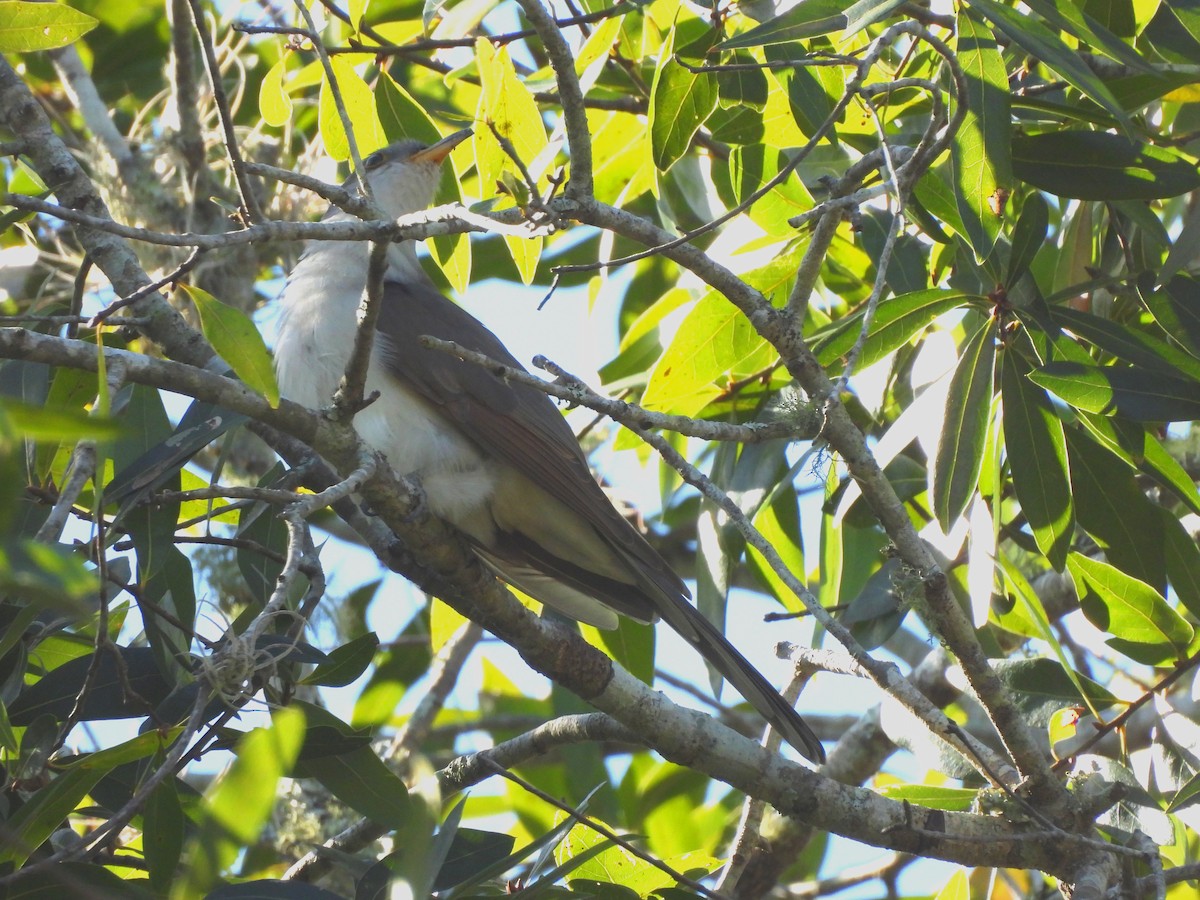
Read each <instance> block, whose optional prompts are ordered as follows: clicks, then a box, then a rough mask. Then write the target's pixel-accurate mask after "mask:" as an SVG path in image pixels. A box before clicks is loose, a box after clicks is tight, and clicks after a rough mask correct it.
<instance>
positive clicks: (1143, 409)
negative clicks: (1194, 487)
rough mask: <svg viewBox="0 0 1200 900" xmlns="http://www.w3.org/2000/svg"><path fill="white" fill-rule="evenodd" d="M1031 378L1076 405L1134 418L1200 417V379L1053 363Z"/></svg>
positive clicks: (1183, 419) (1177, 419) (1181, 419)
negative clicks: (1198, 380) (1193, 379)
mask: <svg viewBox="0 0 1200 900" xmlns="http://www.w3.org/2000/svg"><path fill="white" fill-rule="evenodd" d="M1030 378H1031V379H1032V380H1033V381H1034V382H1036V383H1037V384H1040V385H1041V386H1042V387H1044V388H1046V389H1048V390H1051V391H1053V392H1054V393H1055V394H1057V395H1058V396H1059V397H1061V398H1062V399H1063V400H1064V401H1066V402H1067V403H1069V404H1070V405H1071V406H1077V407H1079V408H1080V409H1082V410H1085V411H1087V412H1093V413H1102V414H1104V415H1106V416H1111V415H1118V416H1122V417H1123V418H1126V419H1129V420H1131V421H1134V422H1190V421H1193V420H1195V419H1200V383H1197V382H1196V381H1191V380H1188V379H1184V378H1172V377H1170V376H1167V375H1163V374H1161V373H1158V372H1149V371H1146V370H1145V369H1134V368H1124V367H1122V368H1117V367H1115V366H1089V365H1084V364H1083V363H1075V362H1052V363H1049V364H1047V365H1045V366H1042V367H1041V368H1040V369H1038V370H1037V371H1036V372H1034V373H1033V374H1032V375H1030Z"/></svg>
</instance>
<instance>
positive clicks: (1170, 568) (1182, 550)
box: [1157, 507, 1200, 616]
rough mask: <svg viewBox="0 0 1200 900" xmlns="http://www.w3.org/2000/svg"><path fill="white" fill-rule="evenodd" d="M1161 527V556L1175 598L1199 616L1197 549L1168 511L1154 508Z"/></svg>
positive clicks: (1199, 549) (1199, 588) (1189, 536)
mask: <svg viewBox="0 0 1200 900" xmlns="http://www.w3.org/2000/svg"><path fill="white" fill-rule="evenodd" d="M1157 511H1158V514H1159V517H1160V518H1161V519H1162V523H1163V556H1164V561H1165V563H1166V567H1167V578H1168V579H1169V580H1170V582H1171V587H1172V588H1173V589H1174V590H1175V596H1176V597H1178V598H1179V602H1180V603H1182V604H1183V605H1184V608H1185V609H1187V611H1188V612H1190V613H1191V614H1192V615H1193V616H1200V547H1197V546H1196V541H1195V540H1194V539H1193V538H1192V536H1191V535H1189V534H1188V533H1187V530H1186V529H1185V528H1184V527H1183V525H1182V524H1180V522H1179V519H1177V518H1176V517H1175V516H1174V515H1172V514H1171V511H1170V510H1167V509H1163V508H1161V507H1159V508H1158V510H1157Z"/></svg>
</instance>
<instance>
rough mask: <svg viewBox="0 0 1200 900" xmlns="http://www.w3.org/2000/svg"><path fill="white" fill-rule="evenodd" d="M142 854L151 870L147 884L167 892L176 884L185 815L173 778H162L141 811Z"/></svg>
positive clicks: (181, 850)
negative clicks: (142, 824)
mask: <svg viewBox="0 0 1200 900" xmlns="http://www.w3.org/2000/svg"><path fill="white" fill-rule="evenodd" d="M142 818H143V823H144V827H143V828H142V852H143V853H144V854H145V856H146V865H147V867H148V868H149V870H150V885H151V887H153V888H155V889H156V890H158V891H160V892H162V893H166V892H167V889H168V888H170V887H171V885H172V884H174V883H175V875H176V872H175V870H176V867H177V866H178V865H179V859H180V857H181V856H182V854H183V838H184V816H183V808H182V807H181V806H180V805H179V794H178V792H177V791H176V790H175V779H174V778H167V779H164V780H163V781H162V782H161V783H160V784H159V785H158V787H156V788H155V789H154V791H153V792H152V793H151V794H150V798H149V799H148V800H147V801H146V808H145V809H144V810H143V811H142Z"/></svg>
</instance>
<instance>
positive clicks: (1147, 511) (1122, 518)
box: [1066, 428, 1166, 590]
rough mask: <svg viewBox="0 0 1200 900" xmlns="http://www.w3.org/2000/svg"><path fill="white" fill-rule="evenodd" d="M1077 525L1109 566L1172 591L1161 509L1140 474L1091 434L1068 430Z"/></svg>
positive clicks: (1154, 585) (1068, 450)
mask: <svg viewBox="0 0 1200 900" xmlns="http://www.w3.org/2000/svg"><path fill="white" fill-rule="evenodd" d="M1066 438H1067V452H1068V453H1069V454H1070V458H1071V490H1072V492H1073V497H1074V501H1075V519H1076V521H1077V522H1078V523H1079V525H1080V526H1081V527H1082V528H1083V529H1084V530H1085V531H1086V532H1087V533H1088V534H1090V535H1091V536H1092V537H1093V538H1094V539H1095V541H1096V542H1097V543H1098V544H1099V545H1100V546H1101V547H1102V548H1103V549H1104V552H1105V554H1106V556H1107V558H1108V561H1109V562H1110V563H1112V564H1113V565H1115V566H1117V567H1118V568H1120V569H1121V570H1122V571H1124V572H1125V573H1127V574H1129V575H1132V576H1133V577H1135V578H1140V579H1141V580H1142V581H1144V582H1146V583H1147V584H1149V585H1152V586H1153V587H1155V588H1158V589H1160V590H1161V589H1163V588H1165V587H1166V569H1165V567H1164V565H1163V533H1162V526H1161V522H1160V519H1159V518H1158V512H1157V507H1156V506H1155V504H1153V503H1152V502H1151V501H1150V500H1149V498H1147V497H1146V494H1145V492H1144V491H1143V490H1142V488H1141V487H1140V486H1139V485H1138V484H1137V483H1136V481H1135V479H1134V476H1135V475H1136V474H1137V470H1136V469H1135V468H1132V467H1130V466H1129V465H1128V464H1127V463H1125V462H1123V461H1122V460H1120V459H1119V458H1117V457H1116V456H1115V455H1114V454H1112V453H1110V452H1109V451H1108V450H1107V449H1105V448H1104V447H1102V446H1101V445H1100V444H1099V443H1097V442H1096V441H1094V440H1092V439H1091V436H1090V435H1088V434H1087V433H1086V432H1084V431H1081V430H1079V429H1076V428H1068V429H1066Z"/></svg>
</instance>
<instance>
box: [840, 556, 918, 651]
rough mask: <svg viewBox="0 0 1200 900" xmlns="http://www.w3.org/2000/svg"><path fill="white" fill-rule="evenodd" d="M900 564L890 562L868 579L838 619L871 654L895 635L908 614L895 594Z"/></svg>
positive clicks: (900, 599) (902, 602)
mask: <svg viewBox="0 0 1200 900" xmlns="http://www.w3.org/2000/svg"><path fill="white" fill-rule="evenodd" d="M899 572H900V560H898V559H889V560H887V561H886V562H884V564H883V565H882V566H881V567H880V568H879V571H877V572H876V573H875V574H874V575H872V576H871V577H870V578H868V579H867V583H866V584H865V585H864V586H863V589H862V591H861V593H859V595H858V596H857V597H855V598H854V600H853V601H852V602H851V603H850V606H849V608H848V609H847V610H846V611H845V612H844V613H842V615H841V616H840V618H841V621H842V624H843V625H847V626H849V628H850V632H851V634H853V635H854V636H855V637H856V638H858V642H859V643H860V644H862V646H863V647H864V648H866V649H867V650H873V649H875V648H876V647H878V646H880V645H881V644H883V643H884V641H886V640H887V639H888V638H890V637H891V636H892V635H893V634H895V633H896V629H897V628H899V627H900V623H901V622H903V621H904V617H905V615H906V614H907V613H908V606H907V605H906V603H905V602H904V599H903V598H902V597H901V596H900V595H899V594H898V593H896V588H895V579H896V578H897V576H898V575H899Z"/></svg>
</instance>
